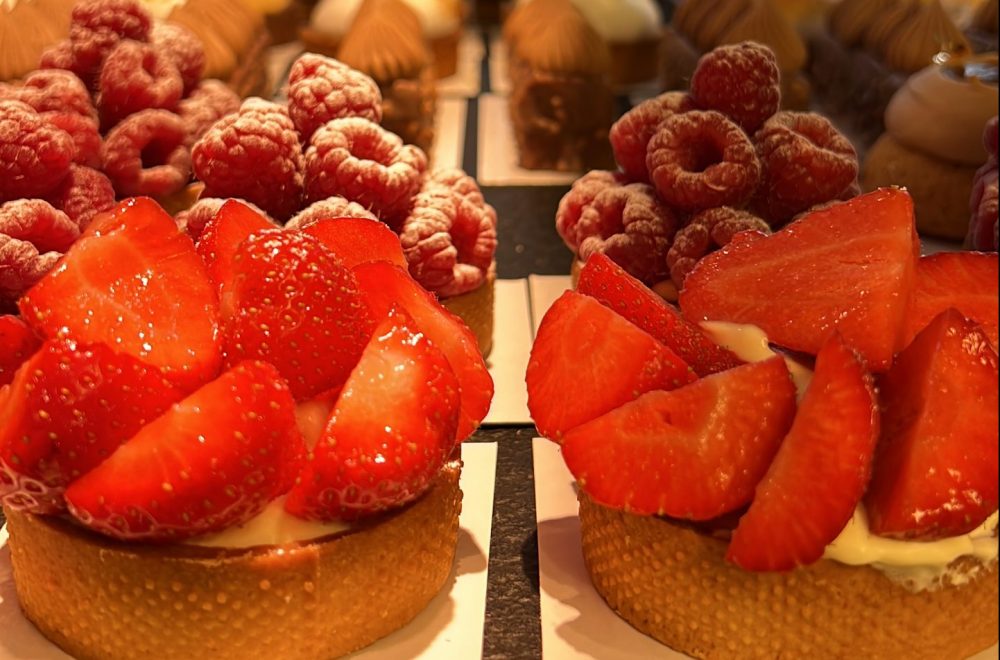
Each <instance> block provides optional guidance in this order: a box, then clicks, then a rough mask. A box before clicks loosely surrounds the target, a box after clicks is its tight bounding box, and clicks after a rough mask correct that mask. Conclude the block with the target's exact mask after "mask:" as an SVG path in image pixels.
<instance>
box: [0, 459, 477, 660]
mask: <svg viewBox="0 0 1000 660" xmlns="http://www.w3.org/2000/svg"><path fill="white" fill-rule="evenodd" d="M460 472H461V461H459V460H453V461H451V462H449V463H448V465H447V466H446V467H445V468H444V469H443V470H442V471H441V473H440V475H439V476H438V478H437V481H435V483H434V484H433V485H432V487H431V489H430V490H429V491H428V492H427V493H425V494H424V495H423V496H422V497H421V498H420V499H419V500H417V501H416V502H415V503H413V504H412V505H410V506H408V507H406V508H405V509H402V510H400V511H398V512H396V513H393V514H391V515H387V516H384V517H380V518H378V519H377V520H376V521H373V522H372V523H371V524H369V525H367V526H359V527H356V528H354V529H352V531H351V532H349V533H347V534H344V535H339V536H333V537H328V538H326V539H321V540H317V541H311V542H306V543H302V544H291V545H287V546H268V547H261V548H251V549H246V550H219V549H213V548H201V547H197V546H179V545H171V546H148V545H146V546H144V545H133V544H123V543H117V542H114V541H111V540H109V539H106V538H104V537H100V536H97V535H95V534H91V533H89V532H87V531H85V530H82V529H80V528H78V527H76V526H74V525H72V524H70V523H68V522H65V521H62V520H60V519H54V518H50V517H41V516H35V515H31V514H26V513H21V512H17V511H12V510H7V511H5V513H6V515H7V524H8V527H9V532H10V541H9V544H10V550H11V560H12V563H13V567H14V578H15V587H16V589H17V594H18V598H19V600H20V603H21V608H22V609H23V610H24V612H25V614H26V615H27V617H28V618H29V619H30V620H31V621H32V622H34V624H35V625H36V626H37V627H38V628H39V630H41V632H42V633H43V634H44V635H45V636H46V637H48V638H49V639H50V640H52V641H53V642H54V643H56V644H58V645H59V646H60V647H61V648H62V649H63V650H65V651H67V652H68V653H70V654H72V655H73V656H75V657H77V658H83V659H85V658H98V657H100V658H105V659H107V658H141V659H146V658H157V659H158V660H172V659H175V658H176V659H184V660H191V659H194V658H211V659H213V660H227V659H230V658H231V659H233V660H242V659H244V658H250V657H260V654H261V653H265V654H266V656H267V657H273V658H282V659H283V660H294V659H299V658H301V659H319V658H332V657H337V656H341V655H344V654H346V653H349V652H351V651H354V650H356V649H359V648H362V647H364V646H367V645H368V644H371V643H372V642H374V641H375V640H377V639H379V638H381V637H384V636H385V635H387V634H389V633H391V632H393V631H394V630H397V629H398V628H400V627H402V626H404V625H406V624H407V623H408V622H409V621H410V620H411V619H413V617H415V616H416V615H417V614H418V613H419V612H420V611H421V610H422V609H423V608H424V607H425V606H426V605H427V603H428V602H429V601H430V600H431V599H432V598H433V597H434V596H435V595H436V594H437V593H438V591H440V589H441V588H442V586H443V585H444V584H445V581H446V580H447V579H448V576H449V575H450V574H451V569H452V564H453V561H454V556H455V546H456V543H457V539H458V515H459V512H460V511H461V508H462V492H461V490H459V485H458V481H459V474H460Z"/></svg>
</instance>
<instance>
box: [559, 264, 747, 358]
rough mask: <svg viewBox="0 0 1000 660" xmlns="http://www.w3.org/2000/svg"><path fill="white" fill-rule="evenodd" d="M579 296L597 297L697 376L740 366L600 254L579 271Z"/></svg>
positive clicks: (669, 306)
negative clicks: (668, 350) (654, 340)
mask: <svg viewBox="0 0 1000 660" xmlns="http://www.w3.org/2000/svg"><path fill="white" fill-rule="evenodd" d="M576 290H577V292H578V293H582V294H584V295H587V296H590V297H592V298H596V299H597V300H598V301H599V302H600V303H601V304H602V305H605V306H607V307H609V308H611V309H613V310H614V311H616V312H618V313H619V314H621V315H622V316H624V317H625V318H626V319H628V320H629V321H631V322H632V323H634V324H635V325H637V326H639V328H641V329H642V330H645V331H646V332H648V333H649V334H651V335H652V336H653V337H654V338H655V339H656V340H657V341H659V342H660V343H662V344H663V345H664V346H667V347H668V348H669V349H670V350H672V351H673V352H674V353H676V354H677V356H678V357H679V358H681V359H682V360H684V361H685V362H687V364H688V365H689V366H690V367H691V368H692V369H694V372H695V373H696V374H698V375H699V376H707V375H709V374H714V373H716V372H719V371H725V370H726V369H732V368H733V367H735V366H738V365H741V364H743V361H742V360H740V359H739V358H738V357H736V356H735V355H734V354H733V353H732V352H731V351H728V350H726V349H725V348H722V347H721V346H719V345H717V344H716V343H715V342H713V341H712V340H711V339H709V338H708V337H707V336H705V333H703V332H702V331H701V330H699V329H698V327H697V326H696V325H693V324H691V323H688V322H687V321H686V320H685V319H684V317H683V316H681V313H680V312H679V311H678V310H677V308H676V307H674V306H673V305H671V304H670V303H668V302H666V301H665V300H664V299H663V298H661V297H660V296H658V295H656V294H655V293H653V292H652V291H651V290H650V289H649V287H647V286H646V285H645V284H643V283H642V282H640V281H639V280H637V279H636V278H634V277H632V276H631V275H629V274H628V273H627V272H625V269H624V268H622V267H621V266H619V265H618V264H616V263H615V262H614V261H612V260H611V259H609V258H608V257H607V256H606V255H605V254H604V253H603V252H595V253H594V254H593V255H591V257H590V258H589V259H587V263H586V264H584V266H583V269H582V270H581V271H580V281H579V283H578V284H577V286H576Z"/></svg>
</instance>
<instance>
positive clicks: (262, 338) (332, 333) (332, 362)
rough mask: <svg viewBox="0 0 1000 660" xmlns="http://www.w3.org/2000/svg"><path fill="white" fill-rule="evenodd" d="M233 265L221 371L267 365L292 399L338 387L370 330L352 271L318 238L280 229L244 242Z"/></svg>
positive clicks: (253, 236)
mask: <svg viewBox="0 0 1000 660" xmlns="http://www.w3.org/2000/svg"><path fill="white" fill-rule="evenodd" d="M232 266H233V270H234V272H235V279H234V280H233V284H232V304H233V316H232V317H230V318H228V319H224V321H223V334H224V339H223V343H224V350H225V354H226V364H228V365H233V364H236V363H238V362H240V361H242V360H246V359H261V360H267V361H268V362H271V363H272V364H273V365H274V366H276V367H277V368H278V371H280V372H281V375H282V376H283V377H284V378H285V379H286V380H287V381H288V386H289V388H290V389H291V391H292V395H294V396H295V398H296V399H297V400H303V399H308V398H311V397H313V396H315V395H316V394H319V393H320V392H323V391H325V390H329V389H331V388H335V387H339V386H340V385H341V384H343V382H344V381H345V380H346V379H347V376H348V374H350V373H351V369H353V368H354V365H355V364H357V361H358V358H359V357H361V351H362V350H364V347H365V344H366V343H367V342H368V338H369V337H370V336H371V332H372V329H373V327H374V322H373V321H372V318H371V315H370V314H369V313H368V309H367V307H366V306H365V303H364V301H363V300H362V298H361V294H360V293H359V291H358V284H357V280H356V279H355V277H354V275H353V274H352V273H351V271H349V270H347V269H346V268H344V267H343V265H342V264H341V263H340V260H339V259H337V257H336V256H334V255H333V254H332V253H331V252H330V251H329V250H327V249H326V248H325V247H323V244H322V243H320V242H319V241H318V240H317V239H315V238H313V237H312V236H309V235H307V234H303V233H300V232H291V231H284V230H282V229H265V230H263V231H259V232H257V233H255V234H253V235H251V236H250V237H249V238H247V239H246V240H244V241H243V242H242V243H240V245H239V247H237V248H236V254H235V255H234V256H233V262H232Z"/></svg>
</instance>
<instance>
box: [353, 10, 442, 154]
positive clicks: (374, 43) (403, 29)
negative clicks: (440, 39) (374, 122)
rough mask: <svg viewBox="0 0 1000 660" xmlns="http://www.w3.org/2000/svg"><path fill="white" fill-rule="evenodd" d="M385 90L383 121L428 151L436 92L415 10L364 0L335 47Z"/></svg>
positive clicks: (402, 136)
mask: <svg viewBox="0 0 1000 660" xmlns="http://www.w3.org/2000/svg"><path fill="white" fill-rule="evenodd" d="M337 59H339V60H340V61H341V62H343V63H344V64H346V65H348V66H350V67H352V68H354V69H357V70H358V71H361V72H362V73H364V74H367V75H368V76H371V77H372V79H374V80H375V82H376V83H377V84H378V86H379V89H380V90H381V92H382V126H383V127H384V128H385V129H386V130H389V131H392V132H393V133H396V134H397V135H399V136H400V137H401V138H403V141H404V142H407V143H409V144H415V145H417V146H418V147H420V148H421V149H424V150H425V151H426V150H428V149H429V148H430V145H431V143H432V142H433V141H434V108H435V105H436V97H437V92H436V90H435V87H434V72H433V69H432V67H431V58H430V53H429V51H428V49H427V44H426V42H425V41H424V38H423V33H422V31H421V28H420V22H419V20H418V19H417V16H416V14H414V13H413V11H412V10H411V9H410V8H409V7H408V6H407V5H406V3H404V2H403V1H402V0H365V1H364V3H363V4H362V5H361V8H360V9H359V10H358V14H357V16H356V17H355V19H354V22H353V23H352V24H351V27H350V29H349V30H348V32H347V34H346V35H345V36H344V38H343V40H342V41H341V43H340V47H339V48H338V49H337Z"/></svg>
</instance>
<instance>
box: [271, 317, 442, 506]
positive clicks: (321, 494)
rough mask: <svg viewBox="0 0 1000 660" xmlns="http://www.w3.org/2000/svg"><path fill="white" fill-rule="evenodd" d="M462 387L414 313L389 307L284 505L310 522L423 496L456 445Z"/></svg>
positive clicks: (392, 504)
mask: <svg viewBox="0 0 1000 660" xmlns="http://www.w3.org/2000/svg"><path fill="white" fill-rule="evenodd" d="M458 387H459V385H458V379H457V378H456V377H455V374H454V372H453V371H452V370H451V367H450V366H448V360H447V358H446V357H445V355H444V353H442V352H441V350H440V349H439V348H437V347H436V346H435V345H434V344H433V343H432V342H431V341H429V340H428V339H427V337H426V336H425V335H424V334H423V333H421V332H420V331H419V330H417V329H416V327H415V326H414V323H413V320H412V319H411V318H409V315H407V314H406V313H405V312H401V311H397V310H395V309H394V310H393V311H391V312H390V313H389V315H388V317H387V318H386V319H385V320H383V321H382V323H381V324H379V326H378V328H377V329H376V330H375V333H374V335H373V336H372V339H371V341H370V342H369V344H368V346H367V347H366V348H365V351H364V353H363V354H362V356H361V360H360V361H359V362H358V365H357V367H355V369H354V371H353V372H351V376H350V378H348V380H347V383H346V384H345V385H344V389H343V392H342V393H341V395H340V398H339V399H337V403H336V405H335V406H334V408H333V412H332V413H331V415H330V419H329V422H328V423H327V425H326V428H325V429H324V431H323V435H322V436H321V437H320V439H319V442H318V443H317V444H316V446H315V447H314V448H313V450H312V452H311V455H310V459H309V461H308V462H307V463H306V466H305V468H304V469H303V471H302V475H301V477H300V479H299V480H298V482H297V483H296V485H295V487H294V488H292V490H291V492H290V493H289V494H288V499H287V500H286V501H285V509H286V510H287V511H289V512H290V513H292V514H293V515H296V516H299V517H301V518H306V519H309V520H338V519H339V520H353V519H356V518H361V517H364V516H368V515H372V514H374V513H378V512H379V511H384V510H386V509H391V508H394V507H398V506H401V505H403V504H406V503H407V502H409V501H411V500H413V499H415V498H416V497H418V496H419V495H420V494H421V493H423V492H424V491H425V490H427V488H428V486H429V485H430V483H431V481H433V479H434V476H435V475H436V474H437V473H438V471H439V470H440V469H441V466H442V465H444V462H445V460H446V459H447V458H448V456H449V455H450V453H451V450H452V447H454V441H455V429H456V428H457V426H458V411H459V406H460V403H461V399H460V397H459V391H458ZM375 420H378V423H375Z"/></svg>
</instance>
